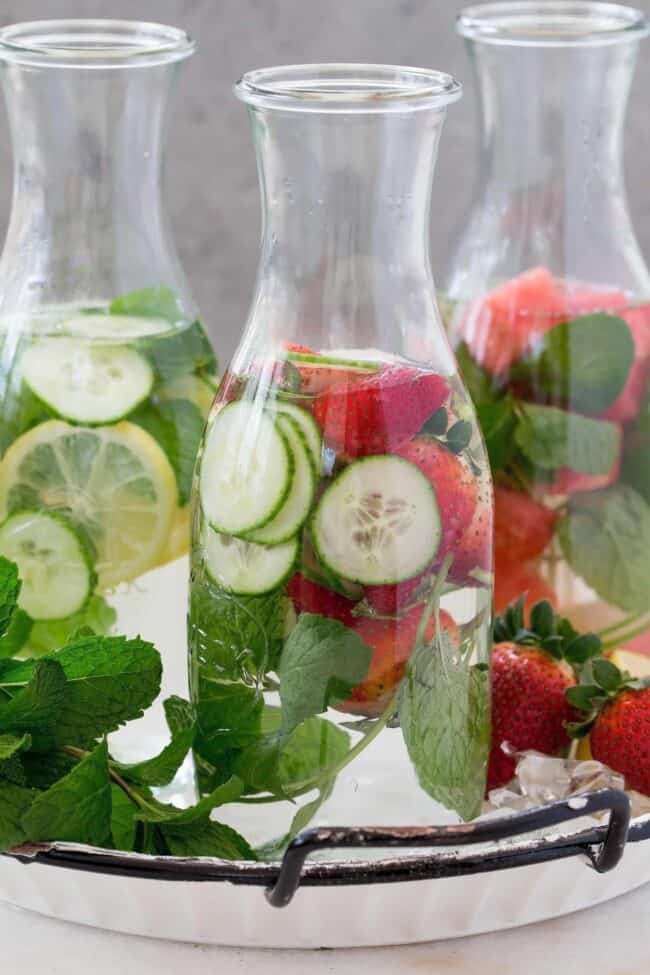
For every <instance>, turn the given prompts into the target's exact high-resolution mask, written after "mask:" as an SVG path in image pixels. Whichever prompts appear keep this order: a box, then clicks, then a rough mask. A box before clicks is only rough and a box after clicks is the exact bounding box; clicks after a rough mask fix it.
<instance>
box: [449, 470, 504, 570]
mask: <svg viewBox="0 0 650 975" xmlns="http://www.w3.org/2000/svg"><path fill="white" fill-rule="evenodd" d="M476 485H477V499H476V507H475V508H474V514H473V515H472V518H471V521H470V522H469V525H468V526H467V528H466V529H465V531H464V532H463V534H462V536H461V538H460V541H459V542H458V544H457V545H456V549H455V551H454V561H453V562H452V564H451V568H450V570H449V581H450V582H454V583H456V585H459V586H471V585H476V583H477V581H478V579H479V578H480V576H481V575H482V574H485V573H489V572H491V571H492V521H493V518H492V484H491V481H490V478H489V475H487V474H485V475H483V476H481V477H479V478H478V480H477V481H476Z"/></svg>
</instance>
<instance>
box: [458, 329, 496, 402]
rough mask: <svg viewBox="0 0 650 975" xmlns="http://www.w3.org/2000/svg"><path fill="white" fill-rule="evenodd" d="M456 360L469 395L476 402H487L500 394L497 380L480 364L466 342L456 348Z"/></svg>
mask: <svg viewBox="0 0 650 975" xmlns="http://www.w3.org/2000/svg"><path fill="white" fill-rule="evenodd" d="M456 361H457V362H458V368H459V370H460V373H461V376H462V378H463V381H464V383H465V387H466V389H467V391H468V392H469V395H470V396H471V398H472V399H473V401H474V402H475V403H477V404H478V403H485V402H486V401H489V400H492V399H493V398H494V396H495V394H497V395H498V387H497V384H496V380H495V379H494V377H493V376H491V375H490V373H489V372H487V370H485V369H483V368H482V366H480V365H479V364H478V362H477V361H476V359H475V358H474V356H473V355H472V353H471V352H470V350H469V346H468V345H467V344H466V343H465V342H461V343H460V344H459V345H458V346H457V348H456Z"/></svg>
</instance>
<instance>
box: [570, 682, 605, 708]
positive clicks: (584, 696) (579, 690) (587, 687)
mask: <svg viewBox="0 0 650 975" xmlns="http://www.w3.org/2000/svg"><path fill="white" fill-rule="evenodd" d="M564 694H565V696H566V699H567V701H568V702H569V704H571V705H572V706H573V707H574V708H578V710H579V711H591V710H592V708H593V706H594V699H596V700H598V698H599V697H600V695H601V689H600V687H598V685H597V684H577V685H576V686H575V687H567V689H566V691H565V692H564Z"/></svg>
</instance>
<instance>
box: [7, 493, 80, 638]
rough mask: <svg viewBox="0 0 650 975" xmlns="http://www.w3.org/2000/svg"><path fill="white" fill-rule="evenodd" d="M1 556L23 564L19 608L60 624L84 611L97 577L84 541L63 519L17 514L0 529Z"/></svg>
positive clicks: (41, 513) (35, 513) (34, 513)
mask: <svg viewBox="0 0 650 975" xmlns="http://www.w3.org/2000/svg"><path fill="white" fill-rule="evenodd" d="M0 555H2V556H3V557H4V558H6V559H10V560H11V561H12V562H15V563H16V565H17V566H18V573H19V575H20V578H21V580H22V588H21V590H20V597H19V605H20V607H21V609H23V610H24V611H25V612H26V613H27V614H28V615H29V616H31V618H32V619H33V620H60V619H65V618H66V616H72V615H73V613H78V612H79V610H81V609H82V608H83V606H84V605H85V603H86V602H87V600H88V599H89V598H90V596H91V594H92V591H93V588H94V586H95V582H96V577H95V573H94V572H93V567H92V560H91V558H90V554H89V552H88V550H87V546H86V545H85V543H84V541H83V540H82V538H80V536H79V534H78V533H77V532H76V531H75V530H74V528H73V527H72V526H71V525H70V524H69V523H68V522H66V520H65V518H63V517H62V516H60V515H56V514H53V513H51V512H46V511H18V512H16V513H15V514H13V515H10V516H9V518H7V520H6V521H5V522H4V524H2V525H0Z"/></svg>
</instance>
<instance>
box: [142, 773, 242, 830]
mask: <svg viewBox="0 0 650 975" xmlns="http://www.w3.org/2000/svg"><path fill="white" fill-rule="evenodd" d="M243 791H244V783H243V782H242V781H241V779H239V778H237V776H232V777H231V778H230V779H228V781H227V782H224V783H222V784H221V785H219V786H217V788H216V789H213V791H212V792H211V793H210V794H209V795H207V796H204V797H203V798H202V799H201V800H200V801H199V802H197V803H196V804H195V805H194V806H189V807H188V808H187V809H179V808H178V806H172V805H169V804H168V803H163V802H157V801H154V802H153V803H152V804H151V808H149V809H147V810H140V811H138V813H137V814H136V818H137V819H138V820H139V821H140V822H143V823H165V824H167V825H174V826H187V825H191V824H192V823H197V822H200V821H203V820H205V821H207V820H208V819H209V818H210V813H211V812H212V810H213V809H217V808H218V807H219V806H225V805H226V804H227V803H229V802H236V801H237V800H238V799H239V797H240V796H241V794H242V792H243Z"/></svg>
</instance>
